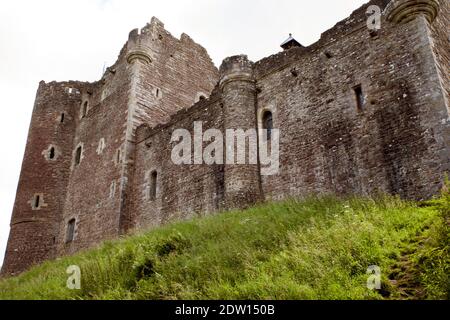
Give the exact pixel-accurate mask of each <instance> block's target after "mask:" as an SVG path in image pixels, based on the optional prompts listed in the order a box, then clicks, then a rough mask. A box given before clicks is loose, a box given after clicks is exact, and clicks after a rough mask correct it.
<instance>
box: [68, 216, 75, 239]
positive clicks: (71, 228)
mask: <svg viewBox="0 0 450 320" xmlns="http://www.w3.org/2000/svg"><path fill="white" fill-rule="evenodd" d="M75 222H76V221H75V219H71V220H69V222H68V223H67V234H66V243H69V242H72V241H73V240H74V238H75Z"/></svg>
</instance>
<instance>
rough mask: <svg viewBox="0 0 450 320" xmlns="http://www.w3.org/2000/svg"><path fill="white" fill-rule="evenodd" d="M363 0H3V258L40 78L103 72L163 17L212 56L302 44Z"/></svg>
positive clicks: (257, 53)
mask: <svg viewBox="0 0 450 320" xmlns="http://www.w3.org/2000/svg"><path fill="white" fill-rule="evenodd" d="M365 2H367V1H366V0H339V1H332V0H314V1H311V0H271V1H268V0H267V1H266V0H259V1H258V0H228V1H227V0H195V1H194V0H159V1H154V0H76V1H75V0H39V1H32V0H29V1H25V0H15V1H6V0H0V101H1V109H0V136H1V137H2V146H1V150H2V151H1V156H0V264H1V263H2V261H3V255H4V251H5V248H6V242H7V239H8V234H9V222H10V217H11V213H12V208H13V204H14V198H15V193H16V188H17V182H18V177H19V173H20V167H21V163H22V157H23V153H24V150H25V144H26V138H27V133H28V125H29V122H30V119H31V111H32V108H33V102H34V97H35V94H36V90H37V87H38V83H39V81H40V80H45V81H47V82H49V81H52V80H57V81H65V80H82V81H95V80H98V79H100V77H101V74H102V70H103V66H104V64H105V63H106V64H107V65H111V64H113V63H114V62H115V60H116V58H117V55H118V54H119V50H120V49H121V48H122V46H123V44H124V43H125V42H126V40H127V38H128V33H129V31H131V30H132V29H134V28H141V27H143V26H144V25H145V24H146V23H147V22H149V21H150V19H151V17H152V16H156V17H158V18H159V19H160V20H161V21H162V22H163V23H164V24H165V27H166V29H167V30H168V31H169V32H171V33H172V35H174V36H176V37H178V38H179V36H180V34H181V33H182V32H185V33H187V34H188V35H190V36H191V38H193V39H194V41H196V42H198V43H200V44H201V45H202V46H204V47H205V48H206V50H207V51H208V52H209V54H210V56H211V57H212V59H213V60H214V63H215V64H216V66H217V67H219V65H220V63H221V61H222V60H223V59H224V58H225V57H227V56H231V55H235V54H241V53H243V54H247V55H248V56H249V58H250V59H251V60H253V61H257V60H259V59H261V58H263V57H265V56H269V55H271V54H274V53H276V52H278V51H280V50H281V49H280V48H279V45H280V43H281V42H283V41H284V40H285V39H286V38H287V37H288V34H289V33H293V35H294V37H295V38H296V39H297V40H298V41H299V42H300V43H302V44H303V45H310V44H312V43H313V42H315V41H317V40H318V39H319V37H320V34H321V33H322V32H324V31H326V30H327V29H329V28H331V27H332V26H334V25H335V24H336V23H337V22H338V21H340V20H342V19H344V18H346V17H347V16H349V15H350V13H351V12H352V11H353V10H355V9H357V8H358V7H359V6H361V5H362V4H364V3H365Z"/></svg>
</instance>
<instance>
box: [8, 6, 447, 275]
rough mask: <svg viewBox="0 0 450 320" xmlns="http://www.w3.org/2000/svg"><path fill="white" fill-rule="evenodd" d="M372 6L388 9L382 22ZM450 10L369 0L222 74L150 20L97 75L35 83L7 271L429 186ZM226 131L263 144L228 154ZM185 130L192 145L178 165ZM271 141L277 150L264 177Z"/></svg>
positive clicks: (443, 154)
mask: <svg viewBox="0 0 450 320" xmlns="http://www.w3.org/2000/svg"><path fill="white" fill-rule="evenodd" d="M372 5H376V6H379V9H380V12H382V16H381V17H380V19H381V20H380V21H381V28H380V29H377V30H376V31H375V32H374V31H373V30H370V29H369V28H368V26H367V19H368V13H367V12H370V10H369V11H368V8H369V6H372ZM449 12H450V3H449V2H448V1H447V0H423V1H413V0H392V1H389V0H372V1H370V2H369V3H367V4H366V5H364V6H362V7H361V8H358V9H357V10H355V11H354V12H353V13H352V14H351V15H350V17H349V18H347V19H344V20H342V21H340V22H338V23H337V24H336V25H335V26H334V27H333V28H331V29H330V30H328V31H326V32H324V33H323V34H322V35H321V38H320V39H319V40H318V41H317V42H316V43H314V44H312V45H310V46H308V47H303V46H301V45H296V46H284V47H283V48H284V49H285V50H283V51H281V52H279V53H276V54H274V55H271V56H269V57H267V58H264V59H262V60H260V61H256V62H252V61H250V60H249V59H248V57H247V56H245V55H239V56H233V57H228V58H226V59H225V60H224V61H223V63H222V65H221V66H220V69H219V70H218V69H217V68H216V67H215V66H214V64H213V63H212V60H211V58H210V57H209V55H208V53H207V51H206V50H205V49H204V48H203V47H202V46H201V45H199V44H197V43H195V42H194V40H193V39H191V38H190V37H189V36H188V35H186V34H184V33H183V34H182V35H181V36H180V39H177V38H175V37H173V36H172V35H171V34H170V32H169V31H167V30H166V29H165V28H164V24H163V23H162V22H161V21H159V20H158V19H157V18H152V20H151V22H150V23H148V24H147V25H146V26H144V27H143V28H142V29H134V30H132V31H131V32H130V34H129V38H128V41H127V42H126V44H125V45H124V47H123V48H122V49H121V51H120V54H119V56H118V59H117V61H116V62H115V63H114V65H112V66H110V67H108V68H107V69H106V70H105V72H104V74H103V76H102V79H101V80H100V81H97V82H94V83H87V82H77V81H68V82H50V83H45V82H44V81H41V82H40V83H39V88H38V91H37V95H36V101H35V105H34V109H33V117H32V121H31V124H30V130H29V134H28V141H27V147H26V152H25V155H24V160H23V164H22V171H21V176H20V180H19V185H18V189H17V195H16V201H15V204H14V211H13V216H12V219H11V232H10V237H9V241H8V248H7V251H6V256H5V263H4V266H3V269H2V273H3V274H6V275H13V274H17V273H20V272H22V271H24V270H27V269H28V268H29V267H30V266H32V265H34V264H38V263H41V262H43V261H45V260H48V259H54V258H56V257H59V256H62V255H68V254H73V253H75V252H78V251H79V250H82V249H86V248H89V247H92V246H94V245H96V244H98V243H100V242H102V241H104V240H107V239H114V238H117V237H118V236H120V235H123V234H127V233H130V232H133V231H135V230H142V229H144V228H149V227H154V226H158V225H161V224H165V223H168V222H170V221H174V220H179V219H189V218H192V217H195V216H201V215H204V214H211V213H214V212H220V211H223V210H228V209H233V208H243V207H247V206H250V205H252V204H255V203H258V202H262V201H270V200H281V199H285V198H288V197H305V196H308V195H311V194H313V195H314V194H328V193H333V194H337V195H345V194H361V195H370V194H372V193H376V192H385V193H391V194H396V195H400V196H401V197H403V198H406V199H429V198H431V197H433V196H434V195H436V194H437V193H438V192H439V190H440V188H441V186H442V181H443V177H444V175H445V173H446V172H447V173H448V172H450V106H449V101H450V75H449V73H448V72H447V71H448V65H449V61H450V54H449V52H450V50H449V42H448V30H449V28H448V25H449V19H450V18H449V17H450V15H449V14H448V13H449ZM290 41H292V39H290ZM85 103H87V104H86V105H85ZM263 129H264V130H265V131H263ZM231 130H234V131H233V132H234V133H236V132H237V131H238V130H242V131H243V132H244V133H245V132H247V133H249V135H248V136H247V139H248V141H252V139H253V138H254V140H256V143H255V144H256V146H254V150H256V153H257V154H256V157H252V155H251V154H244V158H245V159H244V160H248V162H246V163H245V164H232V163H230V162H229V160H230V159H232V157H231V155H232V156H233V157H234V153H232V152H231V151H236V150H235V148H237V147H236V144H235V146H234V148H233V147H229V145H228V142H229V140H228V139H229V137H228V136H227V133H228V132H229V131H231ZM236 130H237V131H236ZM252 130H254V131H255V132H256V131H257V134H256V135H255V136H254V137H252V136H251V132H252ZM180 132H183V134H185V135H183V136H177V135H176V134H177V133H180ZM198 134H200V135H201V136H199V135H198ZM272 137H279V139H278V140H274V141H272V140H271V139H272ZM184 139H186V140H189V141H187V142H190V145H189V146H188V148H187V149H183V148H182V149H181V150H183V156H185V155H184V152H185V151H190V152H191V153H192V154H187V155H186V156H185V157H184V158H183V159H185V160H186V163H184V164H177V163H175V161H174V160H173V156H174V154H173V153H174V150H178V149H176V147H177V146H178V145H179V144H180V143H181V142H182V140H184ZM216 139H217V140H216ZM266 142H267V143H269V147H268V148H269V149H271V150H272V149H277V148H279V157H278V158H277V161H278V162H277V164H276V166H275V169H276V170H275V173H273V174H270V175H266V174H264V169H266V168H265V165H266V164H264V163H263V161H262V155H263V153H262V152H261V150H262V149H263V146H265V145H264V143H266ZM212 146H214V148H212ZM218 147H224V148H223V149H224V152H223V154H222V155H217V154H215V153H216V152H217V150H216V149H215V148H218ZM205 150H206V151H208V152H210V151H211V150H214V158H212V160H211V159H209V160H208V161H209V162H208V161H205V159H203V158H204V156H205V154H206V155H208V153H207V152H206V151H205ZM249 150H250V149H249ZM209 155H211V154H209ZM253 156H255V154H253ZM251 158H255V159H256V161H255V162H254V163H251V161H250V159H251ZM237 159H239V157H237ZM241 159H242V158H241Z"/></svg>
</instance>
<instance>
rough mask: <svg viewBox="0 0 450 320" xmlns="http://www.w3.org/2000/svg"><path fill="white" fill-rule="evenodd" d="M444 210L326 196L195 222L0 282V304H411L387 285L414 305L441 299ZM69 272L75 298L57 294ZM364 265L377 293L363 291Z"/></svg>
mask: <svg viewBox="0 0 450 320" xmlns="http://www.w3.org/2000/svg"><path fill="white" fill-rule="evenodd" d="M449 204H450V199H449V197H448V196H447V197H445V195H444V196H443V197H442V198H441V199H439V200H435V201H432V202H428V203H426V204H421V205H419V204H417V203H413V202H406V201H402V200H399V199H398V198H395V197H389V196H377V197H375V198H357V197H352V198H346V199H338V198H336V197H331V196H330V197H321V198H315V197H312V198H309V199H305V200H301V201H300V200H298V201H296V200H289V201H284V202H281V203H271V204H264V205H260V206H257V207H254V208H251V209H249V210H245V211H242V212H238V211H236V212H229V213H222V214H218V215H214V216H209V217H202V218H198V219H195V220H192V221H188V222H179V223H174V224H171V225H167V226H165V227H162V228H159V229H156V230H152V231H149V232H147V233H144V234H141V235H136V236H133V237H128V238H125V239H121V240H117V241H112V242H107V243H105V244H104V245H102V246H101V247H100V248H98V249H93V250H90V251H86V252H82V253H79V254H77V255H75V256H72V257H65V258H62V259H58V260H56V261H50V262H46V263H44V264H43V265H41V266H38V267H35V268H33V269H32V270H31V271H29V272H27V273H24V274H22V275H20V276H18V277H15V278H9V279H4V280H1V281H0V299H383V298H390V299H400V298H419V297H414V296H408V295H405V294H404V288H401V287H398V286H397V285H395V283H396V282H395V281H394V282H392V281H390V280H393V279H394V280H395V279H397V278H398V279H399V281H400V282H401V281H403V282H402V283H403V284H402V285H403V286H406V287H407V286H408V285H410V284H411V285H412V286H414V287H419V288H420V290H419V291H420V292H422V293H423V295H422V296H421V297H420V298H429V299H447V298H448V293H449V287H448V283H449V281H448V274H449V243H448V239H449V233H448V231H449V230H448V224H447V222H448V214H449V207H450V206H449ZM446 219H447V220H446ZM405 257H406V258H407V260H408V261H407V268H403V269H402V268H401V267H402V265H401V263H400V264H399V261H402V259H403V260H405ZM70 265H78V266H79V267H80V268H81V290H69V289H67V288H66V281H67V278H68V275H67V274H66V269H67V267H68V266H70ZM371 265H377V266H379V267H380V268H381V271H382V290H378V291H371V290H369V289H367V286H366V283H367V278H368V275H367V274H366V270H367V268H368V267H369V266H371ZM396 268H399V270H396ZM389 278H391V279H389ZM405 279H406V280H405ZM408 279H410V280H408Z"/></svg>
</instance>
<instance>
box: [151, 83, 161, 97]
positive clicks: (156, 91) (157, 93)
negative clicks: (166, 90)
mask: <svg viewBox="0 0 450 320" xmlns="http://www.w3.org/2000/svg"><path fill="white" fill-rule="evenodd" d="M152 94H153V96H154V97H155V98H156V99H157V100H161V99H162V97H163V92H162V90H161V88H159V87H157V86H153V89H152Z"/></svg>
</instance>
